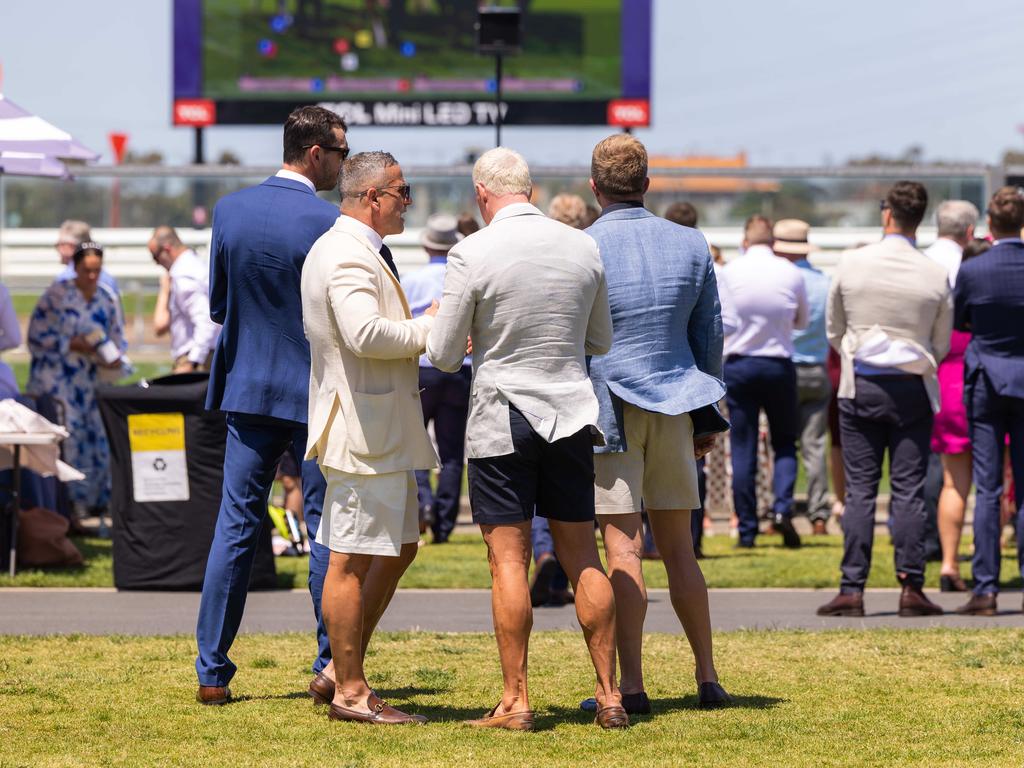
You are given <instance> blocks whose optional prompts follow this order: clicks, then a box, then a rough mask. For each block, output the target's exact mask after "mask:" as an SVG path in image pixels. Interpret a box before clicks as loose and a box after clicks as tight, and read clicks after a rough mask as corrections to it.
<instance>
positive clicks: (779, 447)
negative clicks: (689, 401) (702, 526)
mask: <svg viewBox="0 0 1024 768" xmlns="http://www.w3.org/2000/svg"><path fill="white" fill-rule="evenodd" d="M725 385H726V387H727V388H728V389H727V390H726V394H725V401H726V404H727V405H728V406H729V420H730V421H731V422H732V427H731V429H730V431H729V439H730V441H731V444H732V496H733V506H734V507H735V509H736V516H737V517H738V518H739V523H740V531H739V532H740V542H741V543H743V544H753V543H754V539H755V538H756V537H757V494H756V483H757V435H758V426H757V419H758V414H759V413H760V411H761V410H762V409H763V410H764V412H765V415H766V416H767V417H768V427H769V429H770V430H771V442H772V450H773V451H774V453H775V473H774V475H773V477H772V492H773V493H774V495H775V503H774V505H773V507H772V512H773V513H774V514H776V515H782V516H783V517H790V516H791V515H792V514H793V486H794V485H795V484H796V436H797V425H798V418H797V395H796V367H795V366H794V365H793V361H792V360H788V359H784V358H780V357H745V356H740V355H736V356H731V357H729V358H728V360H726V362H725Z"/></svg>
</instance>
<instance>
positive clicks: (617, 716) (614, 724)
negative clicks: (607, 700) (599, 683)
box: [594, 704, 629, 730]
mask: <svg viewBox="0 0 1024 768" xmlns="http://www.w3.org/2000/svg"><path fill="white" fill-rule="evenodd" d="M594 722H595V723H597V724H598V725H600V726H601V727H602V728H605V729H608V730H611V729H613V728H628V727H629V715H627V714H626V708H625V707H623V706H621V705H619V704H609V705H608V706H607V707H600V708H598V710H597V717H595V718H594Z"/></svg>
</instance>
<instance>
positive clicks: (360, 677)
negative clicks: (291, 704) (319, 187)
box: [302, 152, 437, 724]
mask: <svg viewBox="0 0 1024 768" xmlns="http://www.w3.org/2000/svg"><path fill="white" fill-rule="evenodd" d="M410 202H411V196H410V191H409V185H408V184H407V183H406V182H405V180H404V179H403V177H402V169H401V167H400V166H399V165H398V163H397V161H396V160H395V159H394V157H392V156H391V155H390V154H388V153H386V152H363V153H360V154H358V155H354V156H353V157H351V158H349V159H348V160H347V161H346V162H345V165H344V167H343V170H342V203H341V213H342V215H341V216H340V217H339V218H338V220H337V222H335V224H334V226H333V227H332V228H331V229H330V230H328V231H327V232H326V233H325V234H324V235H323V236H322V237H321V238H320V239H319V240H317V241H316V243H315V244H314V245H313V248H312V250H311V251H310V252H309V256H308V257H307V258H306V263H305V266H304V267H303V270H302V317H303V324H304V326H305V331H306V336H307V338H308V339H309V345H310V357H311V363H312V365H311V368H310V376H309V439H308V443H307V451H306V458H307V459H314V458H315V459H316V460H317V462H318V463H319V465H320V469H321V471H322V472H323V474H324V476H325V477H326V478H327V494H326V499H325V500H324V509H323V518H322V520H321V524H320V529H319V531H318V533H317V541H318V542H320V543H321V544H323V545H325V546H326V547H328V548H329V549H330V550H331V556H330V557H331V559H330V565H329V567H328V570H327V577H326V580H325V582H324V593H323V614H324V621H325V623H326V625H327V634H328V637H329V638H330V641H331V650H332V653H333V656H334V661H333V662H332V664H330V665H328V667H327V668H326V669H324V671H323V673H322V674H320V675H318V676H317V677H316V678H314V680H313V682H312V683H311V684H310V693H311V694H312V695H313V698H314V699H316V700H317V701H319V702H320V703H323V704H328V703H329V704H330V709H329V712H328V716H329V717H330V718H331V719H332V720H355V721H360V722H373V723H384V724H397V723H411V722H423V721H425V718H422V717H420V716H416V715H409V714H406V713H404V712H400V711H399V710H397V709H395V708H393V707H390V706H388V705H387V704H386V703H385V702H383V701H382V700H381V699H379V698H378V697H377V695H376V694H375V693H374V692H373V691H372V690H371V689H370V687H369V685H368V684H367V682H366V678H365V676H364V674H363V657H364V654H365V653H366V647H367V645H368V644H369V641H370V636H371V634H372V633H373V630H374V628H375V627H376V625H377V622H378V621H379V619H380V617H381V615H383V613H384V610H385V609H386V608H387V605H388V603H389V602H390V600H391V597H392V595H393V594H394V591H395V588H396V586H397V585H398V580H399V579H400V578H401V576H402V574H403V573H404V572H405V570H406V568H408V567H409V564H410V563H411V562H412V561H413V559H414V558H415V557H416V549H417V542H418V540H419V524H418V516H419V507H418V504H417V499H416V479H415V476H414V474H413V470H417V469H432V468H434V467H435V466H437V456H436V454H435V453H434V449H433V447H432V445H431V443H430V438H429V437H428V435H427V433H426V430H425V429H424V427H423V414H422V410H421V407H420V400H419V365H418V360H417V358H418V356H419V354H420V353H421V352H422V351H423V348H424V345H425V343H426V339H427V334H428V333H429V331H430V328H431V326H432V325H433V323H434V318H433V315H434V314H435V313H436V311H437V307H436V304H435V305H434V306H432V307H431V308H430V309H428V310H427V312H426V313H425V314H424V315H423V316H421V317H418V318H416V319H413V318H412V315H411V313H410V312H409V306H408V304H407V303H406V300H405V294H404V293H403V292H402V288H401V286H400V284H399V282H398V270H397V268H396V267H395V264H394V260H393V259H392V258H391V252H390V251H389V250H388V248H387V246H386V245H384V244H383V237H384V236H385V235H390V234H397V233H399V232H401V231H402V230H403V228H404V223H403V221H402V216H403V214H404V212H405V208H406V206H407V205H408V204H409V203H410Z"/></svg>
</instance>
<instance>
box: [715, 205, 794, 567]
mask: <svg viewBox="0 0 1024 768" xmlns="http://www.w3.org/2000/svg"><path fill="white" fill-rule="evenodd" d="M773 242H774V239H773V237H772V223H771V221H769V220H768V219H767V218H765V217H764V216H752V217H750V219H748V220H747V223H746V226H745V227H744V232H743V248H744V254H743V256H741V257H740V258H738V259H734V260H733V261H731V262H730V263H729V264H728V265H727V266H726V267H725V269H724V270H723V271H722V275H723V280H722V282H723V284H724V285H725V286H726V290H727V292H728V296H729V301H728V303H729V305H730V310H731V313H732V314H733V315H734V316H735V318H736V321H737V323H738V327H737V328H736V330H735V331H734V332H733V333H732V334H730V335H729V336H727V337H726V339H725V366H724V373H725V384H726V386H727V387H728V390H727V391H726V394H725V399H726V404H727V406H728V408H729V418H730V420H731V422H732V428H731V430H730V440H731V444H732V492H733V505H734V507H735V509H736V515H737V517H738V518H739V522H740V531H739V533H740V538H739V542H738V546H740V547H744V548H745V547H753V546H754V541H755V539H756V538H757V533H758V525H757V501H756V480H757V435H758V415H759V413H760V411H761V410H762V409H764V411H765V415H766V416H767V417H768V426H769V428H770V430H771V444H772V450H773V451H774V452H775V469H774V476H773V478H772V489H773V491H774V495H775V502H774V505H773V509H772V518H773V523H774V525H775V528H776V530H778V531H779V532H780V533H781V534H782V536H783V542H784V544H785V545H786V546H787V547H790V548H796V547H799V546H800V536H799V535H798V534H797V532H796V530H795V529H794V528H793V523H792V519H791V518H792V516H793V486H794V485H795V484H796V439H797V431H798V411H797V384H796V368H795V366H794V365H793V331H794V329H802V328H806V327H807V321H808V311H809V310H808V303H807V290H806V288H805V286H804V280H803V277H802V276H801V275H800V270H799V269H797V268H796V267H795V266H793V265H792V264H791V263H790V262H789V261H788V260H786V259H784V258H781V257H779V256H776V255H775V253H774V251H772V243H773ZM723 314H724V313H723Z"/></svg>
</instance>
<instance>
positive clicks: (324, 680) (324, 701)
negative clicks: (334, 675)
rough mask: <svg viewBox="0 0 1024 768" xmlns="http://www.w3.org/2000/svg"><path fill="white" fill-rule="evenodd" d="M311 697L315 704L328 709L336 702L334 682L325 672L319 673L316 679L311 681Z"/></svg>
mask: <svg viewBox="0 0 1024 768" xmlns="http://www.w3.org/2000/svg"><path fill="white" fill-rule="evenodd" d="M309 695H310V696H312V697H313V703H314V704H320V705H321V706H324V707H326V706H327V705H328V704H330V703H331V702H332V701H333V700H334V681H333V680H331V678H329V677H328V676H327V675H325V674H324V673H323V672H317V674H316V677H314V678H313V679H312V680H310V681H309Z"/></svg>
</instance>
